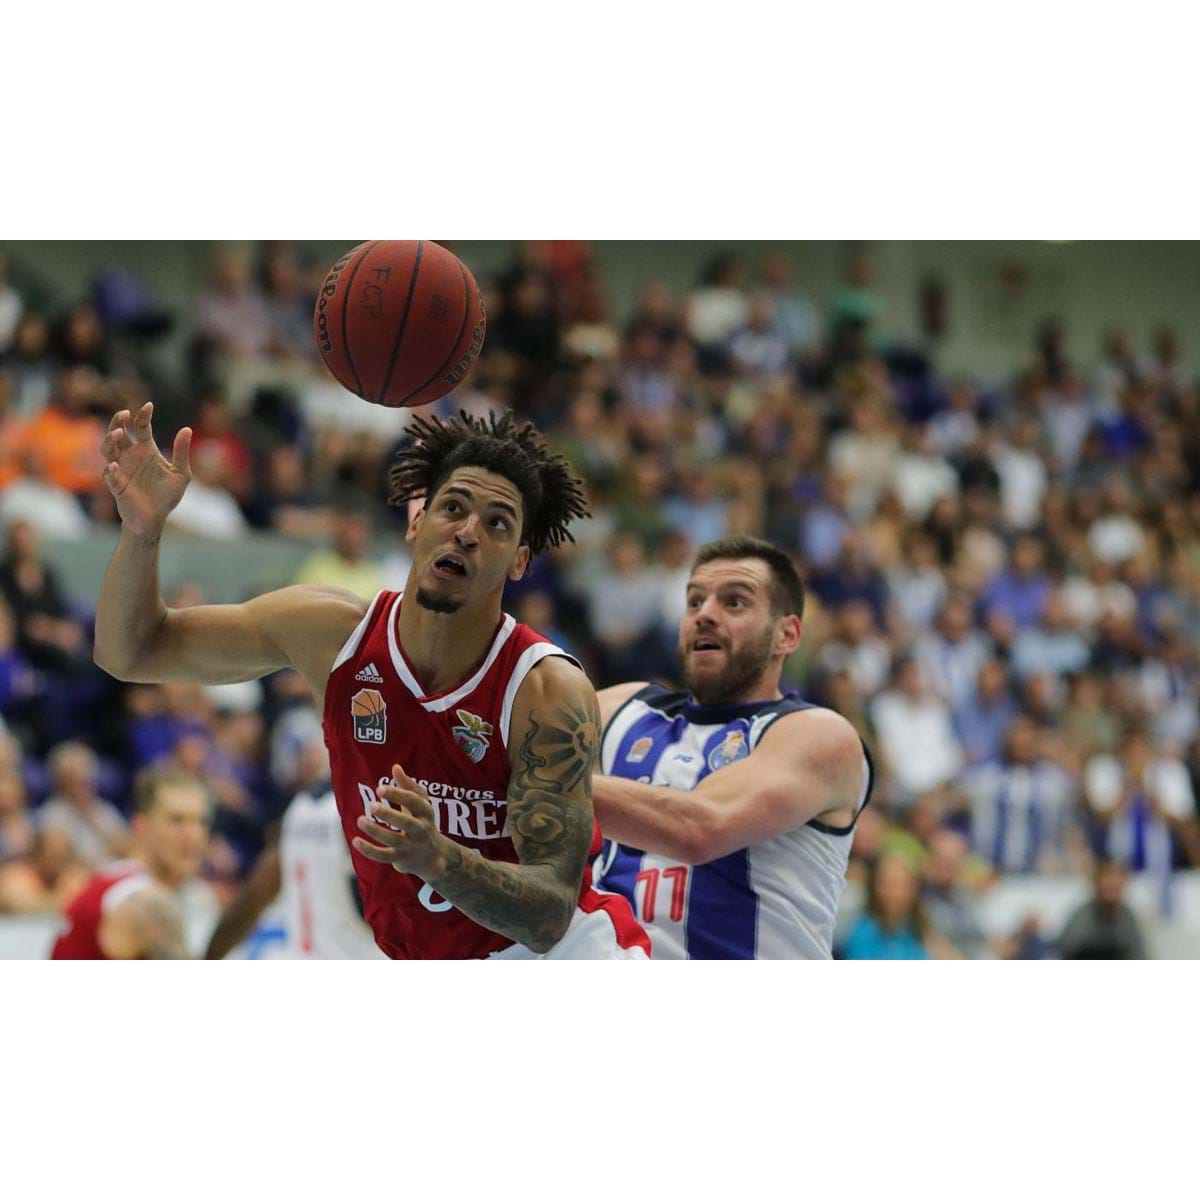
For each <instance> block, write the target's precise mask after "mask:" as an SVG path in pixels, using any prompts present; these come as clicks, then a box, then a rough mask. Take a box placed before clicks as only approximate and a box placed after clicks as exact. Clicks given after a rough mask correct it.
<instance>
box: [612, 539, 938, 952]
mask: <svg viewBox="0 0 1200 1200" xmlns="http://www.w3.org/2000/svg"><path fill="white" fill-rule="evenodd" d="M803 605H804V591H803V587H802V585H801V582H800V578H799V575H798V574H797V572H796V569H795V567H794V565H793V564H792V562H791V560H790V559H789V558H788V557H787V555H786V554H784V553H783V552H782V551H780V550H777V549H776V548H775V547H773V546H771V545H770V544H769V543H767V542H760V541H758V540H756V539H752V538H742V537H736V538H725V539H722V540H721V541H719V542H711V543H709V544H708V545H706V546H702V547H701V548H700V550H699V552H698V553H697V555H696V562H695V565H694V566H693V569H692V573H691V577H690V579H689V580H688V585H687V606H686V611H685V614H684V618H683V623H682V626H681V629H680V638H679V654H680V660H681V664H682V668H683V677H684V680H685V682H686V683H687V686H688V689H689V690H688V691H686V692H672V691H670V690H668V689H667V688H662V687H658V686H656V685H653V684H646V683H629V684H623V685H620V686H618V687H611V688H606V689H605V690H604V691H601V692H600V693H599V700H600V711H601V719H602V721H603V723H604V736H603V740H602V743H601V770H602V771H603V774H600V775H597V776H596V777H595V780H594V787H593V798H594V803H595V806H596V816H597V818H598V820H599V822H600V828H601V830H602V831H603V833H604V835H605V839H606V840H605V843H604V847H603V849H602V851H601V854H600V858H599V861H598V862H597V865H596V877H597V887H599V888H601V889H603V890H606V891H613V892H618V893H620V894H621V895H623V896H625V897H626V898H627V899H628V900H629V901H630V903H631V904H633V906H634V912H635V915H636V916H637V917H638V919H639V921H640V922H641V924H642V926H643V927H644V928H645V930H646V932H647V933H649V934H650V938H651V941H652V943H653V947H654V955H653V957H654V958H656V959H658V958H830V957H831V956H832V953H833V948H832V942H833V928H834V922H835V920H836V917H837V908H838V903H839V901H840V899H841V895H842V890H843V888H844V886H845V873H846V864H847V861H848V859H849V855H850V842H851V839H852V837H853V829H854V823H855V821H856V820H857V819H858V814H859V812H860V811H861V810H862V807H863V805H864V804H866V802H867V800H868V798H869V795H870V790H871V763H870V758H869V756H868V754H867V750H866V747H865V746H864V745H863V743H862V741H861V739H860V738H859V736H858V734H857V733H856V732H855V730H854V728H853V726H852V725H851V724H850V723H849V722H848V721H847V720H846V719H845V718H844V717H841V716H839V715H838V714H837V713H834V712H832V711H830V710H829V709H824V708H816V707H814V706H813V705H810V704H805V703H803V702H802V701H799V700H795V699H790V698H786V697H784V696H783V695H782V693H781V692H780V689H779V681H780V675H781V673H782V670H783V663H784V660H785V659H786V658H787V656H788V655H789V654H791V653H792V652H793V651H794V650H795V649H796V647H797V646H798V645H799V643H800V633H801V623H800V617H801V613H802V611H803ZM918 749H919V748H918Z"/></svg>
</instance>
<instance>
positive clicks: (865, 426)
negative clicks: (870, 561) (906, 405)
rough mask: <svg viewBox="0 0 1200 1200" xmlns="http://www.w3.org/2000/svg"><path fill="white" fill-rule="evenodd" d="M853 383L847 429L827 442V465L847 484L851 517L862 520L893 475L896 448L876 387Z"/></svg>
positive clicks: (864, 382)
mask: <svg viewBox="0 0 1200 1200" xmlns="http://www.w3.org/2000/svg"><path fill="white" fill-rule="evenodd" d="M857 386H858V391H857V396H856V398H855V399H853V401H852V402H851V406H850V428H849V429H847V430H844V431H843V432H841V433H839V434H837V435H836V436H835V437H834V438H833V439H832V440H831V441H830V443H829V465H830V468H831V469H832V470H833V471H835V472H836V473H837V474H838V475H840V476H842V477H843V478H844V479H846V481H847V483H848V485H849V489H850V491H849V496H848V497H847V502H846V508H847V511H848V513H849V514H850V516H851V518H852V519H853V520H855V521H865V520H867V518H868V517H870V515H871V514H872V513H873V512H874V511H875V505H876V504H877V503H878V501H879V496H880V493H881V492H882V491H883V489H884V487H885V486H887V484H888V482H889V481H890V480H891V479H893V478H894V477H895V476H894V473H895V468H896V458H897V456H898V454H899V450H900V447H899V443H898V441H897V438H896V434H895V431H894V428H893V422H892V421H891V420H890V418H889V416H888V412H887V409H886V407H885V402H884V399H883V397H882V396H881V395H880V393H879V391H878V389H877V388H876V387H875V385H874V384H873V383H872V382H870V381H868V380H865V379H864V380H862V381H861V382H860V383H859V384H858V385H857Z"/></svg>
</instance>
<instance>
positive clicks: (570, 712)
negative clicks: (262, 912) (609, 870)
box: [354, 657, 600, 954]
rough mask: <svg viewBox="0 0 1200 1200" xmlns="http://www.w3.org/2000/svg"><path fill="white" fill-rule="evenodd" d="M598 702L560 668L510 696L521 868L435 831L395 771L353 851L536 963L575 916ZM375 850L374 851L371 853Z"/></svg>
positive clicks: (538, 670)
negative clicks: (407, 879) (421, 887)
mask: <svg viewBox="0 0 1200 1200" xmlns="http://www.w3.org/2000/svg"><path fill="white" fill-rule="evenodd" d="M598 726H599V713H598V710H597V706H596V694H595V692H594V691H593V690H592V685H591V684H590V683H589V682H588V680H587V677H586V676H585V675H584V674H583V672H582V671H580V670H579V669H578V668H577V667H574V666H572V665H571V664H570V663H568V662H567V661H566V660H565V659H562V658H557V657H551V658H546V659H543V660H542V662H540V663H539V664H538V665H537V666H536V667H535V668H534V669H533V670H532V671H531V672H530V673H529V675H528V676H527V677H526V679H525V682H524V683H523V684H522V685H521V688H520V690H519V691H518V693H517V699H516V703H515V704H514V706H513V717H512V725H511V728H510V732H509V759H510V762H511V775H510V778H509V784H508V827H509V830H510V832H511V834H512V839H513V844H514V845H515V846H516V850H517V856H518V858H519V859H520V862H519V863H515V864H514V863H505V862H492V861H490V860H489V859H485V858H483V857H482V856H480V855H479V854H476V853H475V852H474V851H471V850H467V849H464V848H463V847H462V846H460V845H459V844H458V843H457V842H454V841H451V840H450V839H449V838H447V837H445V836H443V835H442V834H440V833H439V832H438V831H437V828H436V826H435V824H434V819H433V809H432V805H431V804H430V802H429V798H428V796H427V795H426V794H425V789H424V788H422V787H421V786H420V784H418V783H416V781H414V780H412V779H410V778H409V777H408V775H406V774H405V773H404V771H403V770H402V769H401V768H400V766H399V765H397V766H396V767H394V768H393V777H394V778H395V779H396V782H397V786H396V787H388V786H387V785H383V786H381V787H380V788H379V789H378V792H379V795H380V797H381V798H382V799H383V800H384V801H385V802H386V803H381V804H376V805H374V806H373V807H372V814H373V816H374V817H375V820H374V821H371V820H368V818H366V817H365V816H364V817H361V818H359V828H360V829H361V830H362V831H363V833H364V835H366V836H364V837H359V838H355V840H354V847H355V849H357V850H358V851H359V852H360V853H362V854H364V855H365V856H366V857H368V858H372V859H374V860H375V861H376V862H388V863H391V864H392V866H393V867H395V868H396V870H398V871H403V872H406V873H411V874H414V875H418V876H420V877H421V878H422V879H424V880H425V881H426V882H427V883H429V884H430V885H431V886H432V887H433V889H434V890H435V891H436V892H437V893H438V894H439V895H440V896H443V897H444V898H445V899H446V900H448V901H450V903H451V904H453V905H454V907H455V908H457V909H458V910H459V911H460V912H463V913H465V914H466V915H467V916H468V917H470V918H471V919H472V920H473V921H476V922H478V923H479V924H480V925H483V926H484V927H485V928H487V929H493V930H495V931H496V932H497V933H500V934H503V935H504V936H505V937H510V938H512V939H513V940H514V941H517V942H521V943H522V944H524V945H526V946H528V947H529V948H530V949H531V950H533V951H534V952H535V953H537V954H544V953H545V952H546V951H547V950H549V949H550V948H551V947H552V946H553V945H554V944H555V943H556V942H558V941H559V939H560V938H561V937H562V936H563V934H564V933H565V932H566V930H567V926H568V925H569V924H570V923H571V918H572V916H573V915H574V913H575V906H576V904H577V902H578V897H579V887H580V884H581V882H582V880H583V869H584V865H585V863H586V861H587V852H588V848H589V846H590V844H591V839H592V829H593V815H592V771H593V770H594V768H595V764H596V754H597V750H598V747H599V741H600V737H599V728H598ZM377 843H379V844H377Z"/></svg>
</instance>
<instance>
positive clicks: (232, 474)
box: [191, 322, 311, 501]
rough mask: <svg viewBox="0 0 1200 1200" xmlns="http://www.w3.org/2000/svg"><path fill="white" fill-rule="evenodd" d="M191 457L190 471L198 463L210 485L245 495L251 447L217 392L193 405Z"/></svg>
mask: <svg viewBox="0 0 1200 1200" xmlns="http://www.w3.org/2000/svg"><path fill="white" fill-rule="evenodd" d="M310 324H311V322H310ZM309 336H310V338H311V331H310V335H309ZM191 460H192V469H193V471H194V470H195V468H196V467H197V466H201V467H202V468H203V469H204V471H205V475H206V478H208V479H209V480H210V482H211V483H212V484H213V485H216V486H219V487H222V488H224V489H225V490H226V491H228V492H231V493H232V494H233V495H234V496H235V497H236V498H237V499H238V500H239V501H245V500H246V499H247V498H248V496H249V494H250V483H251V471H252V467H253V464H252V462H251V457H250V450H249V448H248V447H247V446H246V443H245V441H244V440H243V438H242V437H241V435H240V434H239V433H238V432H237V430H236V429H235V428H234V427H233V418H232V416H231V414H230V412H229V405H228V404H227V403H226V402H225V399H224V397H223V396H222V395H221V394H220V393H219V392H210V393H208V394H207V395H205V396H203V397H202V398H201V400H200V402H199V404H198V405H197V407H196V415H195V417H194V418H193V420H192V448H191Z"/></svg>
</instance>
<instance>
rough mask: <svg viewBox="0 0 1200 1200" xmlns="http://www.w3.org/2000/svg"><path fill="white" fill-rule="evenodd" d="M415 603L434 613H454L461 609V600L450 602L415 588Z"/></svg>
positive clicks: (443, 597)
mask: <svg viewBox="0 0 1200 1200" xmlns="http://www.w3.org/2000/svg"><path fill="white" fill-rule="evenodd" d="M417 603H418V604H419V605H420V606H421V607H422V608H427V609H429V611H430V612H435V613H445V614H447V615H448V614H450V613H456V612H458V610H459V609H460V608H462V601H461V600H450V599H447V598H446V597H445V596H435V595H434V594H433V593H432V592H428V591H426V590H425V589H424V588H421V587H419V588H417Z"/></svg>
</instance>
